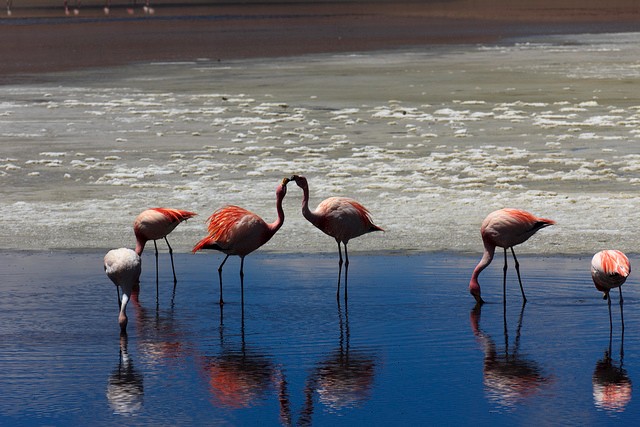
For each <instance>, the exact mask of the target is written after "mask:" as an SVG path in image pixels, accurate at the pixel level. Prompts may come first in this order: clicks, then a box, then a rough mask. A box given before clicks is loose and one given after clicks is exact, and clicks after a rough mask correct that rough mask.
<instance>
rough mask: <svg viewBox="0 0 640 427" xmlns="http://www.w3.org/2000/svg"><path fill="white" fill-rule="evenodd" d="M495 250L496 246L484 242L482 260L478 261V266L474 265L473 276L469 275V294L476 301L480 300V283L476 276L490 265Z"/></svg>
mask: <svg viewBox="0 0 640 427" xmlns="http://www.w3.org/2000/svg"><path fill="white" fill-rule="evenodd" d="M495 250H496V245H494V244H492V243H490V242H487V241H485V242H484V254H483V255H482V259H481V260H480V262H479V263H478V265H476V268H475V269H474V270H473V274H471V281H470V282H469V292H470V293H471V295H473V296H474V297H475V298H476V300H479V298H480V283H478V276H480V273H481V272H482V270H484V269H485V268H487V266H488V265H489V264H491V261H492V260H493V254H494V253H495ZM480 300H481V299H480ZM480 300H479V301H480Z"/></svg>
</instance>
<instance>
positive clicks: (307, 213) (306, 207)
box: [302, 185, 320, 227]
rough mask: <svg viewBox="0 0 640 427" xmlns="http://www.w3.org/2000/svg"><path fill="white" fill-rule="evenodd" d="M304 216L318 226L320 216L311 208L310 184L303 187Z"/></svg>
mask: <svg viewBox="0 0 640 427" xmlns="http://www.w3.org/2000/svg"><path fill="white" fill-rule="evenodd" d="M302 216H303V217H305V218H306V219H307V221H309V222H310V223H311V224H313V225H315V226H316V227H317V226H318V223H319V222H320V218H319V217H318V215H317V214H316V213H315V212H313V211H311V210H309V186H307V185H305V186H304V187H302Z"/></svg>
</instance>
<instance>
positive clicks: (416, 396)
mask: <svg viewBox="0 0 640 427" xmlns="http://www.w3.org/2000/svg"><path fill="white" fill-rule="evenodd" d="M103 255H104V254H103V253H102V252H86V251H84V252H77V251H75V252H54V253H45V252H4V253H0V260H1V262H0V277H2V284H1V286H2V290H3V298H2V299H1V300H0V309H1V311H2V313H3V315H2V316H1V317H0V334H1V340H2V345H1V346H0V366H2V375H1V376H0V389H2V391H3V393H2V394H3V398H2V400H1V401H0V424H3V425H89V424H91V425H114V426H115V425H150V424H153V425H256V424H257V423H259V424H260V425H273V426H277V425H345V426H346V425H430V424H443V423H447V424H453V425H466V424H471V423H474V424H479V425H514V424H515V425H530V424H532V423H534V422H535V423H536V424H552V425H557V424H563V425H613V424H616V425H617V424H620V423H623V424H626V425H633V424H637V423H638V422H639V421H640V400H639V399H637V397H634V396H633V394H634V393H633V392H634V385H635V384H636V383H637V382H638V381H639V378H640V341H639V340H638V336H639V335H638V329H639V328H640V314H639V313H640V310H638V306H639V305H640V304H639V303H640V298H639V293H638V289H637V280H634V279H633V276H632V278H631V279H630V280H629V281H628V282H627V284H625V285H624V291H623V292H624V297H625V304H624V326H625V334H624V337H623V335H622V328H621V326H622V325H621V318H620V307H619V305H618V304H617V300H618V299H617V298H618V294H617V293H613V295H614V299H613V302H614V303H613V304H612V312H613V330H612V335H611V337H610V329H609V317H608V311H607V304H606V302H605V301H603V300H602V299H601V295H600V294H599V293H598V292H597V291H596V289H595V288H594V286H593V284H592V282H591V279H590V274H589V262H590V258H588V257H584V258H583V257H539V256H538V257H534V256H521V257H520V258H519V260H520V262H521V269H522V273H523V279H524V286H525V290H526V292H527V297H528V299H529V302H528V303H527V304H526V306H525V307H524V309H523V308H522V305H521V296H520V290H519V287H518V285H517V279H516V277H515V272H514V271H513V270H509V276H508V294H507V304H506V311H505V310H503V304H502V295H501V292H502V290H501V289H502V286H501V280H502V259H501V256H498V257H497V258H496V262H495V263H494V264H493V265H491V266H490V267H489V268H488V269H487V270H486V271H485V272H484V273H483V275H482V276H481V283H482V285H483V297H484V298H485V300H486V301H487V304H485V305H484V306H483V307H482V308H481V310H474V300H473V298H472V297H471V296H470V295H469V294H468V292H467V286H468V280H469V277H470V274H471V271H472V269H473V267H474V266H475V264H476V262H477V261H478V259H479V257H480V254H478V256H461V255H456V254H449V253H432V254H421V255H395V256H394V255H392V256H389V255H379V254H369V255H355V254H354V255H352V257H351V266H350V271H349V298H348V301H347V302H345V301H344V300H341V302H340V303H338V302H337V301H336V296H335V290H336V279H337V262H336V261H337V260H336V256H335V254H333V253H325V254H319V255H301V254H277V253H276V254H274V253H264V252H263V253H257V254H254V255H251V256H249V257H248V258H247V260H246V263H245V273H246V277H245V298H244V300H245V302H244V309H243V308H242V306H241V304H240V293H239V277H238V269H239V260H238V259H237V258H230V260H229V261H228V262H227V264H226V265H225V271H224V279H225V299H226V302H227V304H225V306H224V309H223V310H221V308H220V306H219V305H218V304H217V298H218V295H217V293H218V282H217V271H216V269H217V266H218V264H219V263H220V261H221V259H222V258H221V256H220V255H219V254H214V253H209V254H198V255H187V254H177V255H176V268H177V274H178V280H179V282H178V285H177V288H176V290H175V293H174V292H173V280H172V275H171V268H170V262H169V258H168V255H167V254H166V253H161V255H160V265H161V270H160V277H159V279H160V295H159V298H158V300H157V301H156V295H155V271H154V268H153V265H154V255H153V251H147V252H145V254H144V256H143V275H142V283H141V289H142V290H141V293H140V295H139V300H138V301H137V302H135V301H134V302H132V303H131V304H130V305H129V307H128V314H129V318H130V321H129V327H128V336H127V337H126V338H121V337H120V335H119V327H118V323H117V311H118V308H117V303H116V292H115V289H114V286H113V285H112V284H111V282H110V281H109V280H108V279H107V277H106V276H105V275H104V274H103V271H102V257H103ZM631 258H632V263H633V256H632V257H631Z"/></svg>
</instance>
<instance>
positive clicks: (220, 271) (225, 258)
mask: <svg viewBox="0 0 640 427" xmlns="http://www.w3.org/2000/svg"><path fill="white" fill-rule="evenodd" d="M227 258H229V255H227V256H226V257H224V259H223V260H222V264H220V267H218V278H219V279H220V305H223V304H224V301H223V300H222V267H223V266H224V263H225V262H227Z"/></svg>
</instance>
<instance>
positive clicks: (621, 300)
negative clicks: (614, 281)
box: [618, 286, 624, 357]
mask: <svg viewBox="0 0 640 427" xmlns="http://www.w3.org/2000/svg"><path fill="white" fill-rule="evenodd" d="M618 289H619V290H620V321H621V322H622V337H623V340H624V313H623V311H622V309H623V306H622V302H623V299H622V286H621V287H619V288H618ZM620 353H621V354H622V350H620ZM620 357H622V356H620Z"/></svg>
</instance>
